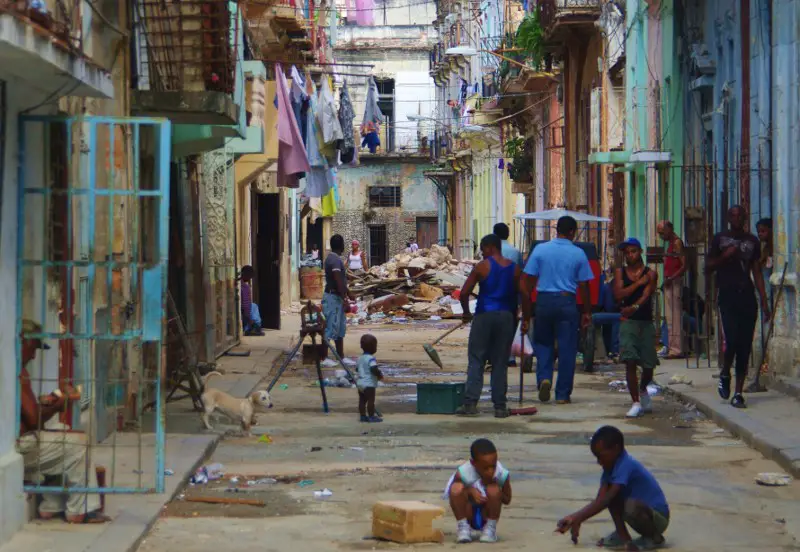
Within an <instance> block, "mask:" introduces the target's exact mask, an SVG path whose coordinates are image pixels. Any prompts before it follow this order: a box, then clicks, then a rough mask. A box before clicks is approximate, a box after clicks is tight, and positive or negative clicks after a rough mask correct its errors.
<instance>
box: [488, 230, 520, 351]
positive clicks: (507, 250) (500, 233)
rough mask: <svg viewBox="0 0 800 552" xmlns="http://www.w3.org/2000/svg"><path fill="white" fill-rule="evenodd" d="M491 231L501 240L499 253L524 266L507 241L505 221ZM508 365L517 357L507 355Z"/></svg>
mask: <svg viewBox="0 0 800 552" xmlns="http://www.w3.org/2000/svg"><path fill="white" fill-rule="evenodd" d="M492 233H493V234H494V235H495V236H497V237H498V238H500V239H501V240H502V242H501V247H500V254H501V255H502V256H503V257H505V258H506V259H508V260H509V261H511V262H512V263H514V264H515V265H517V266H518V267H519V269H520V270H522V267H524V266H525V263H524V262H523V260H522V253H520V252H519V249H517V248H516V247H514V246H513V245H511V244H510V243H508V238H509V236H511V230H510V229H509V228H508V225H507V224H506V223H505V222H498V223H497V224H495V225H494V228H493V229H492ZM516 327H517V325H516V324H514V330H515V331H516ZM508 365H509V366H516V365H517V359H516V358H515V357H514V356H513V355H512V356H510V357H508Z"/></svg>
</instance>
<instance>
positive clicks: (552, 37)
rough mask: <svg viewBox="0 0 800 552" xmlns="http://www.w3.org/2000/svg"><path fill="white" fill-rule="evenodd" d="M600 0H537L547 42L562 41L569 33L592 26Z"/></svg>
mask: <svg viewBox="0 0 800 552" xmlns="http://www.w3.org/2000/svg"><path fill="white" fill-rule="evenodd" d="M602 3H603V2H602V0H539V2H538V5H539V20H540V22H541V24H542V28H543V29H544V33H545V38H546V41H547V43H548V44H550V45H557V44H560V43H563V42H564V41H565V40H567V38H568V37H569V35H570V34H574V33H581V32H585V31H586V30H587V29H591V28H593V27H594V22H595V21H597V19H598V18H599V17H600V11H601V5H602Z"/></svg>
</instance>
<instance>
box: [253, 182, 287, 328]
mask: <svg viewBox="0 0 800 552" xmlns="http://www.w3.org/2000/svg"><path fill="white" fill-rule="evenodd" d="M252 205H253V206H254V208H255V211H256V213H254V215H255V216H254V217H253V226H254V228H253V236H254V237H255V239H254V240H253V246H254V248H255V251H254V255H253V259H254V262H253V269H254V270H255V274H256V276H255V281H256V286H255V289H254V290H253V295H254V300H255V301H256V303H257V304H258V308H259V309H260V310H261V320H262V323H261V325H262V327H264V328H265V329H269V330H279V329H280V327H281V270H280V266H281V257H282V256H283V251H282V248H281V241H282V240H281V216H280V214H281V213H280V211H281V207H280V195H279V194H258V193H255V192H253V198H252Z"/></svg>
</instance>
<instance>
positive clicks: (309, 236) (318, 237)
mask: <svg viewBox="0 0 800 552" xmlns="http://www.w3.org/2000/svg"><path fill="white" fill-rule="evenodd" d="M315 245H316V246H317V249H318V250H319V251H324V250H325V249H327V244H324V243H322V217H317V221H316V222H315V223H314V224H311V219H310V218H309V222H308V226H307V227H306V248H305V252H306V253H311V251H313V249H314V246H315ZM321 254H322V253H320V255H321Z"/></svg>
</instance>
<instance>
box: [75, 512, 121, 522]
mask: <svg viewBox="0 0 800 552" xmlns="http://www.w3.org/2000/svg"><path fill="white" fill-rule="evenodd" d="M110 521H111V518H110V517H108V516H106V515H104V514H101V513H100V512H97V511H95V512H89V513H88V514H85V515H83V516H82V517H81V519H80V520H75V521H70V520H69V519H67V523H75V524H83V523H85V524H90V523H91V524H96V523H108V522H110Z"/></svg>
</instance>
